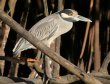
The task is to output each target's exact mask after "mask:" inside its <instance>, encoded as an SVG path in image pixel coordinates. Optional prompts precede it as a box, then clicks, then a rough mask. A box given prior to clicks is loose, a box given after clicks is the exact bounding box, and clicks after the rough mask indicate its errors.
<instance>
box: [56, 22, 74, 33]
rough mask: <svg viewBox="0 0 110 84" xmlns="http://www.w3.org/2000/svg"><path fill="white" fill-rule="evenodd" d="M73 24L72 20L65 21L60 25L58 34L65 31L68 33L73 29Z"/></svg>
mask: <svg viewBox="0 0 110 84" xmlns="http://www.w3.org/2000/svg"><path fill="white" fill-rule="evenodd" d="M72 26H73V23H72V22H67V21H63V22H62V23H61V24H60V25H59V29H58V30H57V31H59V32H58V33H59V34H58V35H62V34H64V33H67V32H68V31H70V30H71V28H72Z"/></svg>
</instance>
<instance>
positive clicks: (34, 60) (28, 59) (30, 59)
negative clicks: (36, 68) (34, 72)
mask: <svg viewBox="0 0 110 84" xmlns="http://www.w3.org/2000/svg"><path fill="white" fill-rule="evenodd" d="M36 61H37V62H39V60H38V59H32V58H27V62H36Z"/></svg>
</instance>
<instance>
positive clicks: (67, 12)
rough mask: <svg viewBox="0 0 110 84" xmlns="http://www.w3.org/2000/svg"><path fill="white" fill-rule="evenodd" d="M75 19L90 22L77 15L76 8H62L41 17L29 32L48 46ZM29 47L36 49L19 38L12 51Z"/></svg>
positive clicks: (15, 51)
mask: <svg viewBox="0 0 110 84" xmlns="http://www.w3.org/2000/svg"><path fill="white" fill-rule="evenodd" d="M77 21H83V22H92V21H91V20H90V19H88V18H86V17H83V16H81V15H79V14H78V12H77V11H76V10H73V9H64V10H61V11H58V12H55V13H53V14H51V15H49V16H47V17H45V18H43V19H41V20H40V21H38V22H37V23H36V24H35V25H34V26H33V27H31V29H30V30H29V32H30V33H31V34H32V35H33V36H35V37H36V38H37V39H38V40H40V41H41V42H42V43H44V44H45V45H46V46H48V47H50V45H51V43H52V42H53V41H54V40H55V39H56V38H57V37H59V36H61V35H62V34H65V33H67V32H68V31H70V30H71V29H72V27H73V23H74V22H77ZM30 48H32V49H36V48H35V47H34V46H33V45H32V44H31V43H29V42H28V41H27V40H26V39H24V38H20V39H19V40H18V42H17V43H16V45H15V47H14V49H13V53H14V54H16V55H17V54H19V53H20V52H22V51H24V50H27V49H30ZM47 58H48V57H47ZM50 74H51V71H50Z"/></svg>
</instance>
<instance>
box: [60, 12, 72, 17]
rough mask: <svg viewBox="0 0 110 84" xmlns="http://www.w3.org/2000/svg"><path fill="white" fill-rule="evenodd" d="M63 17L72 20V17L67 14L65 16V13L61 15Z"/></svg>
mask: <svg viewBox="0 0 110 84" xmlns="http://www.w3.org/2000/svg"><path fill="white" fill-rule="evenodd" d="M61 16H62V17H63V18H71V17H72V16H69V15H67V14H65V13H61Z"/></svg>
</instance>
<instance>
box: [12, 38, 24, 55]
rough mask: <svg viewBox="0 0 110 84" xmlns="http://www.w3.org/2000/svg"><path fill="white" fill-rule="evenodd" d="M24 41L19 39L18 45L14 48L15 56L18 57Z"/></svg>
mask: <svg viewBox="0 0 110 84" xmlns="http://www.w3.org/2000/svg"><path fill="white" fill-rule="evenodd" d="M22 41H23V39H22V38H21V39H19V40H18V42H17V43H16V45H15V47H14V48H13V54H14V55H17V54H18V53H19V52H20V46H21V45H22Z"/></svg>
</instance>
